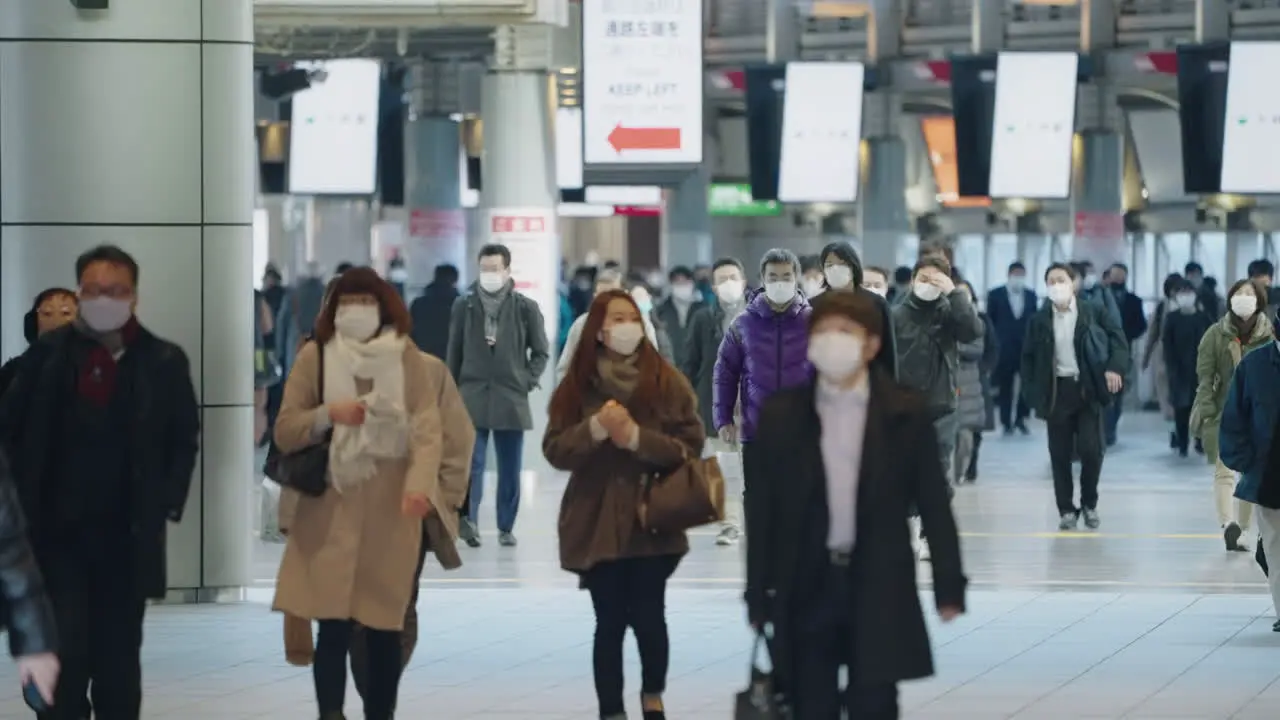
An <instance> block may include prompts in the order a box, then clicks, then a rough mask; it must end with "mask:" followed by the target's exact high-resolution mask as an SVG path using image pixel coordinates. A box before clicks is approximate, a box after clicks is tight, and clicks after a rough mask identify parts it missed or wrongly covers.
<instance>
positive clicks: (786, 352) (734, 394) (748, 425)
mask: <svg viewBox="0 0 1280 720" xmlns="http://www.w3.org/2000/svg"><path fill="white" fill-rule="evenodd" d="M809 312H810V308H809V302H808V301H807V300H805V299H804V295H803V294H801V293H799V292H797V293H796V296H795V299H793V300H792V301H791V304H790V305H788V306H787V307H786V309H785V310H783V311H781V312H775V311H774V309H773V306H772V305H770V304H769V299H768V298H766V297H765V294H764V291H757V292H756V293H755V295H754V296H752V297H751V299H750V300H749V301H748V302H747V309H746V311H745V312H743V313H742V314H741V315H739V316H738V318H737V319H736V320H734V321H733V324H732V325H730V326H729V332H728V333H726V334H725V336H724V341H723V342H721V343H720V351H719V353H718V354H717V356H716V366H715V380H714V382H715V399H714V413H713V414H714V419H715V425H716V428H717V429H719V428H722V427H724V426H726V425H731V424H733V421H734V417H733V411H734V408H735V407H736V406H737V404H738V403H739V402H741V404H742V428H741V432H740V433H739V437H740V438H741V440H742V442H750V441H751V439H752V438H753V437H754V436H755V429H756V419H757V418H758V417H760V408H761V407H762V406H763V405H764V401H765V399H767V398H768V397H769V396H770V395H772V394H773V393H775V392H777V391H779V390H783V389H786V388H791V387H796V386H798V385H803V384H804V383H806V382H808V381H809V379H810V378H812V377H813V368H812V367H811V366H810V365H809Z"/></svg>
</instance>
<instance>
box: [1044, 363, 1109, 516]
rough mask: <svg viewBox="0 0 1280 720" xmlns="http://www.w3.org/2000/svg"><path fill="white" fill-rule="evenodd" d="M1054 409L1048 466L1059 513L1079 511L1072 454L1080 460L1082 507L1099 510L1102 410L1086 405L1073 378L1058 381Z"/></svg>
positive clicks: (1103, 444) (1048, 424)
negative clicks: (1076, 455) (1051, 470)
mask: <svg viewBox="0 0 1280 720" xmlns="http://www.w3.org/2000/svg"><path fill="white" fill-rule="evenodd" d="M1057 386H1058V388H1057V392H1056V393H1055V394H1054V400H1053V410H1052V411H1051V412H1050V413H1049V419H1048V422H1047V426H1048V430H1049V463H1050V465H1051V466H1052V467H1053V494H1054V497H1055V498H1056V500H1057V502H1058V512H1059V513H1069V512H1077V511H1078V508H1076V504H1075V482H1074V480H1073V477H1072V474H1073V473H1072V468H1071V460H1072V454H1073V452H1074V453H1078V455H1079V457H1080V505H1081V506H1082V507H1085V508H1089V509H1091V510H1093V509H1097V507H1098V479H1099V478H1100V477H1101V476H1102V456H1103V453H1104V452H1105V443H1104V441H1103V427H1102V425H1103V421H1102V408H1100V407H1098V406H1097V405H1095V404H1093V403H1088V402H1085V399H1084V395H1083V394H1082V393H1081V388H1080V383H1079V381H1077V380H1075V379H1074V378H1058V379H1057Z"/></svg>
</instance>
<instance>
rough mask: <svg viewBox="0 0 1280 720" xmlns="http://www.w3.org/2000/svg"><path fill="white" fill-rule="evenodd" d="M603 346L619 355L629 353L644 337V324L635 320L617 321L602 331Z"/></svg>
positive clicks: (638, 345)
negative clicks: (603, 337) (603, 336)
mask: <svg viewBox="0 0 1280 720" xmlns="http://www.w3.org/2000/svg"><path fill="white" fill-rule="evenodd" d="M604 335H605V341H604V344H605V347H607V348H609V349H610V350H612V351H614V352H616V353H618V354H619V355H631V354H632V353H634V352H635V351H636V348H638V347H640V341H641V340H643V339H644V326H643V325H641V324H640V323H636V322H625V323H618V324H617V325H614V326H613V327H611V328H609V329H608V330H605V331H604Z"/></svg>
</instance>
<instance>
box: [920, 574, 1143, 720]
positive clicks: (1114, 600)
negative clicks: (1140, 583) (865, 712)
mask: <svg viewBox="0 0 1280 720" xmlns="http://www.w3.org/2000/svg"><path fill="white" fill-rule="evenodd" d="M1122 597H1124V596H1123V595H1116V596H1114V597H1112V598H1111V599H1110V600H1108V601H1107V602H1105V603H1103V604H1101V605H1099V606H1098V607H1096V608H1094V610H1093V611H1092V612H1090V613H1088V614H1086V615H1083V616H1081V617H1079V618H1077V619H1076V620H1074V621H1072V622H1071V623H1070V624H1068V625H1065V626H1063V627H1061V628H1058V629H1057V630H1056V631H1054V632H1053V633H1051V634H1049V635H1048V636H1046V637H1045V638H1043V639H1042V640H1041V641H1040V642H1038V643H1036V644H1034V645H1031V646H1029V647H1026V648H1024V649H1022V650H1021V651H1019V652H1017V653H1015V654H1013V655H1011V656H1009V657H1007V658H1005V659H1004V660H1001V661H1000V662H998V663H996V664H994V665H992V666H990V667H988V668H986V669H985V670H983V671H982V672H980V673H978V674H977V675H974V676H972V677H970V678H968V679H966V680H965V681H964V682H961V683H957V684H956V685H954V686H952V687H950V688H947V689H946V690H945V691H943V692H942V693H940V694H939V695H938V696H937V697H934V698H933V699H932V700H930V701H929V702H927V703H925V704H924V705H922V706H921V707H929V706H930V705H933V704H934V703H936V702H938V701H939V700H941V699H943V698H945V697H946V696H948V695H950V694H951V693H952V692H954V691H956V690H959V689H960V688H962V687H966V686H968V685H970V684H972V683H974V682H976V681H978V680H980V679H982V678H983V677H985V676H987V675H989V674H991V673H992V672H993V671H994V670H996V669H997V668H1000V667H1003V666H1005V665H1007V664H1009V663H1011V662H1013V661H1014V660H1017V659H1018V658H1020V657H1022V656H1023V655H1026V654H1027V653H1029V652H1031V651H1032V650H1034V649H1036V648H1038V647H1040V646H1041V645H1044V644H1045V643H1046V642H1048V641H1050V640H1052V639H1053V638H1056V637H1058V636H1059V635H1062V634H1063V633H1065V632H1067V631H1068V630H1071V629H1072V628H1074V627H1075V626H1077V625H1079V624H1080V623H1082V622H1084V621H1085V620H1088V619H1090V618H1092V617H1093V616H1095V615H1097V614H1098V613H1100V612H1102V611H1103V610H1105V609H1106V608H1108V607H1110V606H1111V605H1113V604H1115V603H1117V602H1119V601H1120V599H1121V598H1122ZM1057 689H1058V688H1055V691H1056V690H1057ZM1042 698H1044V695H1041V696H1040V697H1038V698H1036V700H1035V701H1034V702H1038V701H1039V700H1040V699H1042ZM1034 702H1033V703H1032V704H1034ZM1025 708H1026V706H1023V707H1021V708H1019V709H1018V711H1017V712H1022V711H1023V710H1024V709H1025ZM1014 714H1015V715H1016V714H1017V713H1014Z"/></svg>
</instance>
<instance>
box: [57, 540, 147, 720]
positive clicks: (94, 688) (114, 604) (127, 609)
mask: <svg viewBox="0 0 1280 720" xmlns="http://www.w3.org/2000/svg"><path fill="white" fill-rule="evenodd" d="M117 525H118V526H122V527H117ZM127 528H128V523H127V521H124V520H121V521H119V522H118V523H117V522H113V521H106V522H105V523H104V524H101V525H99V524H87V525H85V526H83V527H81V528H78V529H68V530H62V531H59V532H57V533H53V534H51V535H55V536H56V537H52V538H40V539H37V540H36V541H35V548H36V556H37V558H38V561H39V563H40V570H41V572H42V573H43V574H44V581H45V585H46V588H47V590H48V593H49V597H50V599H51V600H52V601H53V611H54V617H55V618H56V620H57V623H58V645H59V648H60V649H59V651H58V660H59V662H60V663H61V665H62V672H61V674H60V675H59V678H58V689H57V692H56V693H55V695H54V708H53V710H52V711H50V712H48V713H42V714H41V715H39V718H40V720H82V719H83V718H86V717H87V712H86V710H87V708H88V703H87V702H86V701H85V697H86V695H87V696H88V697H89V698H90V699H91V701H92V703H93V712H94V717H95V718H96V719H97V720H138V718H139V717H140V716H141V714H142V661H141V654H142V621H143V616H144V615H145V613H146V606H147V603H146V598H145V597H143V594H142V593H141V592H140V591H139V589H138V588H139V587H140V583H139V582H138V579H137V575H136V573H135V571H134V568H133V563H132V558H133V553H134V545H133V543H134V539H133V536H132V535H131V534H130V533H129V532H128V529H127Z"/></svg>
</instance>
